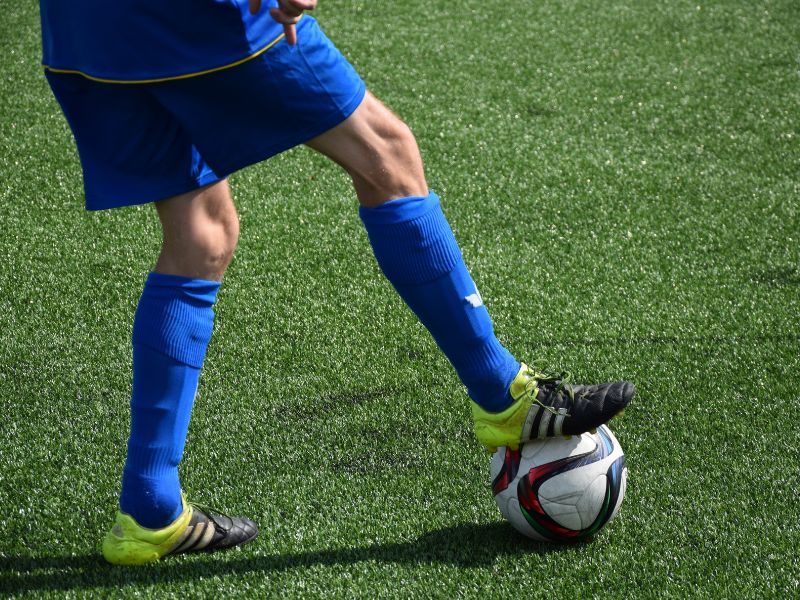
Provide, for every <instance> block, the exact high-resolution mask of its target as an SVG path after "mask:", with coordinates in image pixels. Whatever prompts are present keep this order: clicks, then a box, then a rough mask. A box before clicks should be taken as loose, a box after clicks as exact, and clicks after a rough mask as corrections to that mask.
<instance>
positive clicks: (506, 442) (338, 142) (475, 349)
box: [308, 94, 634, 449]
mask: <svg viewBox="0 0 800 600" xmlns="http://www.w3.org/2000/svg"><path fill="white" fill-rule="evenodd" d="M308 145H309V146H310V147H311V148H313V149H315V150H317V151H319V152H321V153H323V154H325V155H327V156H328V157H330V158H331V159H332V160H334V161H335V162H337V163H338V164H339V165H341V166H342V167H343V168H344V169H345V170H346V171H347V172H348V173H349V174H350V176H351V177H352V179H353V184H354V186H355V189H356V193H357V195H358V199H359V202H360V204H361V209H360V214H361V218H362V221H363V222H364V226H365V227H366V229H367V233H368V235H369V239H370V242H371V244H372V247H373V250H374V252H375V257H376V259H377V260H378V264H379V265H380V267H381V269H382V270H383V272H384V273H385V275H386V277H387V278H388V279H389V281H391V283H392V284H393V285H394V287H395V289H396V290H397V291H398V293H399V294H400V295H401V296H402V298H403V299H404V300H405V302H406V303H407V304H408V305H409V307H410V308H411V309H412V310H413V311H414V313H415V314H416V315H417V317H418V318H419V319H420V321H421V322H422V324H423V325H425V327H426V328H427V329H428V331H430V333H431V335H432V336H433V338H434V339H435V340H436V343H437V344H438V345H439V347H440V348H441V349H442V351H443V352H444V353H445V355H446V356H447V357H448V359H449V360H450V362H451V364H452V365H453V367H454V368H455V370H456V372H457V373H458V375H459V378H460V379H461V381H462V382H463V383H464V385H465V386H466V387H467V390H468V392H469V395H470V397H471V398H472V400H473V415H474V417H475V431H476V434H477V436H478V439H479V440H480V441H481V442H482V443H483V444H484V445H485V446H487V447H488V448H490V449H491V448H494V447H496V446H511V447H516V446H518V445H519V444H520V443H521V442H524V441H527V440H529V439H534V438H544V437H549V436H553V435H571V434H579V433H583V432H585V431H587V430H589V429H591V428H594V427H597V426H598V425H601V424H602V423H605V422H606V421H608V420H609V419H610V418H612V417H613V416H614V415H616V414H617V413H619V412H620V411H621V410H622V409H623V408H624V407H625V406H626V405H627V404H628V403H629V402H630V400H631V398H632V396H633V393H634V387H633V385H631V384H629V383H627V382H617V383H612V384H602V385H599V386H590V387H589V386H575V387H574V388H573V387H572V386H569V385H568V384H564V383H563V382H562V381H560V379H559V378H558V377H552V376H548V375H545V374H542V373H537V372H535V371H533V370H532V369H529V368H528V367H527V366H525V365H524V364H523V365H521V364H520V363H519V362H518V361H517V360H516V359H515V358H514V357H513V356H512V355H511V354H510V353H509V352H508V350H506V349H505V348H504V347H503V345H502V344H501V343H500V342H499V341H498V340H497V337H496V336H495V334H494V329H493V325H492V321H491V318H490V317H489V313H488V312H487V310H486V307H485V306H484V304H483V300H482V299H481V296H480V293H479V292H478V290H477V288H476V287H475V284H474V282H473V280H472V278H471V276H470V274H469V272H468V271H467V268H466V265H465V264H464V260H463V258H462V256H461V251H460V250H459V247H458V244H457V243H456V240H455V237H454V236H453V233H452V231H451V229H450V226H449V224H448V222H447V220H446V219H445V217H444V214H443V213H442V209H441V206H440V203H439V198H438V196H437V195H436V194H435V193H434V192H432V191H429V190H428V186H427V182H426V180H425V175H424V170H423V165H422V159H421V157H420V155H419V150H418V148H417V144H416V141H415V139H414V136H413V135H412V133H411V131H410V130H409V128H408V127H407V126H406V125H405V124H404V123H403V122H402V121H401V120H400V119H399V118H397V117H396V116H395V115H393V114H392V113H391V112H390V111H389V110H388V109H387V108H386V107H385V106H383V105H382V104H381V103H380V102H379V101H378V100H377V99H375V98H374V97H373V96H371V95H369V94H367V96H366V97H365V99H364V101H363V103H362V104H361V105H360V106H359V108H358V109H357V110H356V111H355V112H354V113H353V114H352V115H351V116H350V117H349V118H348V119H347V120H346V121H344V122H343V123H341V124H340V125H338V126H337V127H335V128H333V129H331V130H329V131H328V132H326V133H324V134H322V135H321V136H318V137H317V138H315V139H313V140H311V141H310V142H308Z"/></svg>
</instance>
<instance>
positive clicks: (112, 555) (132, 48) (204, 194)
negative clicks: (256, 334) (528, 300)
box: [40, 0, 634, 564]
mask: <svg viewBox="0 0 800 600" xmlns="http://www.w3.org/2000/svg"><path fill="white" fill-rule="evenodd" d="M263 4H264V6H262V0H171V1H170V2H162V1H160V0H116V1H114V2H108V1H107V0H71V1H70V2H64V1H61V0H41V3H40V5H41V16H42V38H43V54H44V58H43V62H44V66H45V74H46V77H47V80H48V82H49V84H50V86H51V88H52V90H53V93H54V94H55V97H56V98H57V100H58V102H59V104H60V105H61V108H62V109H63V112H64V114H65V116H66V118H67V120H68V122H69V124H70V127H71V129H72V132H73V134H74V137H75V141H76V145H77V148H78V153H79V156H80V160H81V165H82V168H83V177H84V188H85V197H86V208H87V209H89V210H101V209H108V208H113V207H119V206H126V205H133V204H143V203H151V202H152V203H154V204H155V208H156V212H157V213H158V217H159V219H160V222H161V226H162V230H163V244H162V247H161V252H160V254H159V256H158V259H157V260H156V263H155V267H154V268H153V271H152V272H151V273H150V274H149V275H148V276H147V279H146V281H145V283H144V289H143V291H142V294H141V297H140V299H139V304H138V307H137V309H136V314H135V317H134V324H133V340H132V346H133V387H132V398H131V431H130V438H129V441H128V453H127V458H126V461H125V466H124V469H123V473H122V490H121V494H120V499H119V511H118V513H117V517H116V522H115V524H114V525H113V527H112V528H111V530H110V531H109V532H108V534H107V535H106V536H105V538H104V540H103V554H104V556H105V558H106V559H107V560H108V561H110V562H112V563H116V564H139V563H145V562H151V561H155V560H158V559H160V558H162V557H164V556H167V555H171V554H177V553H182V552H189V551H200V550H217V549H222V548H227V547H231V546H235V545H239V544H243V543H245V542H247V541H249V540H251V539H253V538H254V537H255V536H256V535H257V532H258V529H257V527H256V525H255V524H254V523H253V522H252V521H250V520H248V519H245V518H241V517H236V518H230V517H227V516H224V515H220V514H215V513H214V512H213V511H211V510H209V509H205V508H203V507H201V506H199V505H196V504H191V503H189V502H188V501H187V500H186V499H185V497H184V496H183V494H182V492H181V487H180V482H179V479H178V464H179V463H180V460H181V458H182V455H183V449H184V443H185V439H186V433H187V430H188V426H189V418H190V415H191V410H192V404H193V402H194V397H195V393H196V389H197V382H198V378H199V375H200V370H201V368H202V366H203V361H204V359H205V355H206V348H207V346H208V343H209V340H210V338H211V333H212V328H213V320H214V312H213V306H214V302H215V299H216V296H217V290H218V289H219V287H220V282H221V281H222V277H223V274H224V273H225V269H226V268H227V266H228V263H229V262H230V260H231V257H232V256H233V252H234V249H235V247H236V244H237V240H238V237H239V222H238V219H237V214H236V209H235V207H234V204H233V201H232V199H231V193H230V190H229V188H228V183H227V177H228V176H229V175H230V174H231V173H233V172H234V171H237V170H239V169H241V168H243V167H246V166H248V165H251V164H253V163H256V162H259V161H262V160H265V159H267V158H269V157H271V156H273V155H275V154H277V153H279V152H282V151H283V150H286V149H288V148H292V147H294V146H297V145H299V144H306V145H307V146H309V147H310V148H312V149H314V150H316V151H317V152H320V153H322V154H324V155H326V156H327V157H329V158H330V159H331V160H333V161H335V162H336V163H338V164H339V165H340V166H341V167H342V168H343V169H345V171H346V172H347V173H348V174H349V175H350V177H351V178H352V180H353V185H354V187H355V192H356V196H357V197H358V201H359V203H360V209H359V214H360V217H361V220H362V221H363V224H364V227H365V228H366V231H367V234H368V237H369V240H370V243H371V245H372V248H373V251H374V254H375V258H376V259H377V261H378V264H379V265H380V267H381V269H382V271H383V273H384V274H385V275H386V277H387V278H388V279H389V281H390V282H391V283H392V284H393V285H394V287H395V289H396V290H397V292H398V293H399V294H400V296H402V298H403V300H404V301H405V302H406V303H407V304H408V306H409V307H410V308H411V310H413V311H414V313H415V314H416V315H417V317H418V318H419V319H420V321H421V322H422V323H423V324H424V325H425V327H426V328H427V329H428V331H429V332H430V333H431V335H432V336H433V338H434V339H435V341H436V343H437V344H438V346H439V348H441V350H442V351H443V352H444V353H445V355H446V356H447V358H448V359H449V360H450V362H451V364H452V365H453V367H454V368H455V370H456V372H457V374H458V376H459V378H460V379H461V381H462V382H463V384H464V385H465V386H466V388H467V392H468V394H469V397H470V398H471V402H472V413H473V417H474V421H475V433H476V435H477V437H478V440H479V441H480V442H481V443H482V444H483V445H484V446H486V447H487V448H488V449H490V450H491V449H494V448H496V447H498V446H511V447H515V448H516V447H518V446H519V444H521V443H524V442H525V441H527V440H531V439H536V438H546V437H550V436H559V435H575V434H580V433H583V432H585V431H587V430H590V429H592V428H594V427H597V426H598V425H600V424H602V423H605V422H606V421H608V420H609V419H610V418H611V417H613V416H614V415H616V414H617V413H619V412H620V411H621V410H622V409H623V408H624V407H625V406H626V405H627V404H628V403H629V402H630V400H631V398H632V396H633V394H634V387H633V385H632V384H630V383H627V382H616V383H608V384H602V385H594V386H572V385H570V384H568V383H566V382H563V381H562V380H561V379H560V378H559V377H557V376H556V377H554V376H550V375H546V374H544V373H540V372H538V371H537V370H535V369H532V368H530V367H528V366H526V365H525V364H523V363H520V362H519V361H518V360H517V359H516V358H515V357H514V356H512V355H511V354H510V353H509V352H508V351H507V350H506V349H505V348H504V347H503V346H502V345H501V344H500V342H499V341H498V340H497V338H496V337H495V335H494V331H493V326H492V321H491V319H490V318H489V313H488V312H487V309H486V307H485V306H484V304H483V301H482V299H481V296H480V293H479V292H478V290H477V289H476V287H475V284H474V283H473V281H472V278H471V277H470V274H469V272H468V271H467V268H466V266H465V265H464V261H463V259H462V256H461V252H460V250H459V248H458V245H457V244H456V240H455V238H454V237H453V233H452V231H451V229H450V227H449V225H448V223H447V220H446V219H445V216H444V214H443V212H442V208H441V205H440V201H439V198H438V196H437V195H436V194H435V193H434V192H433V191H431V190H429V189H428V185H427V183H426V181H425V174H424V172H423V165H422V159H421V158H420V153H419V150H418V148H417V144H416V141H415V139H414V136H413V135H412V134H411V131H410V130H409V128H408V127H407V126H406V125H405V124H404V123H403V122H402V121H401V120H400V119H399V118H398V117H396V116H395V115H394V114H392V113H391V112H390V111H389V110H388V109H387V108H386V107H385V106H383V104H381V103H380V101H378V100H377V99H376V98H375V97H374V96H372V95H371V94H370V93H369V92H367V91H366V88H365V85H364V82H363V81H362V80H361V78H360V77H359V76H358V75H357V74H356V72H355V70H354V69H353V67H352V66H351V65H350V64H349V63H348V62H347V61H346V60H345V58H344V57H343V56H342V55H341V54H340V53H339V51H338V50H337V49H336V48H335V47H334V46H333V45H332V43H331V42H330V41H329V40H328V38H327V37H326V36H325V35H324V34H323V33H322V31H321V30H320V28H319V26H318V25H317V22H316V21H315V20H314V19H313V18H312V17H310V16H307V15H305V13H306V12H307V11H311V10H313V9H314V8H315V6H316V4H317V1H316V0H271V1H269V2H263Z"/></svg>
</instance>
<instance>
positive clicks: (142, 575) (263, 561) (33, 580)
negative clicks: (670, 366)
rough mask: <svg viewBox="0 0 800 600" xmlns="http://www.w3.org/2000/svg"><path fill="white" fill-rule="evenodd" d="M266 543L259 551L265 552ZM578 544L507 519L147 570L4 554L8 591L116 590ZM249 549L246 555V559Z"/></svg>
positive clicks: (176, 561)
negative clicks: (522, 529)
mask: <svg viewBox="0 0 800 600" xmlns="http://www.w3.org/2000/svg"><path fill="white" fill-rule="evenodd" d="M257 544H258V542H255V544H254V545H253V546H251V548H253V549H254V550H256V549H257ZM574 547H575V546H574V545H570V546H554V545H550V544H540V543H537V542H533V541H531V540H528V539H527V538H524V537H522V536H521V535H519V534H518V533H516V532H515V531H514V530H513V529H512V528H511V526H510V525H508V524H507V523H503V522H499V523H490V524H483V525H476V524H472V523H466V524H462V525H456V526H453V527H446V528H444V529H439V530H437V531H432V532H430V533H427V534H425V535H423V536H422V537H420V538H418V539H416V540H413V541H410V542H403V543H391V544H375V545H372V546H363V547H355V548H338V549H332V550H313V551H310V552H298V553H290V554H276V555H271V556H247V554H248V551H247V550H244V551H242V552H235V551H234V552H227V553H225V552H223V553H220V554H218V555H214V558H211V556H209V555H206V556H205V557H198V558H189V557H178V558H173V559H169V560H166V561H164V562H163V563H158V564H154V565H147V566H144V567H130V568H124V567H113V566H111V565H109V564H107V563H106V562H105V561H104V560H103V558H102V557H101V556H99V555H84V556H64V557H42V558H35V557H4V558H0V591H4V592H5V591H7V592H11V593H22V592H35V591H44V590H82V589H92V588H114V587H119V586H123V585H140V584H141V585H153V584H161V583H172V582H181V581H188V580H195V579H199V578H201V577H204V578H205V577H214V576H217V577H224V576H226V575H237V574H250V573H264V574H265V575H269V574H270V573H274V572H279V571H290V570H294V569H302V568H304V567H312V566H318V565H322V566H331V565H354V564H356V563H360V562H364V561H375V562H381V563H398V564H409V565H416V564H419V565H423V564H447V565H453V566H458V567H486V566H491V565H492V563H493V562H494V561H495V559H496V558H497V557H498V556H501V555H504V554H517V555H521V554H544V553H549V552H558V551H561V550H564V549H566V548H574ZM241 554H245V556H240V555H241Z"/></svg>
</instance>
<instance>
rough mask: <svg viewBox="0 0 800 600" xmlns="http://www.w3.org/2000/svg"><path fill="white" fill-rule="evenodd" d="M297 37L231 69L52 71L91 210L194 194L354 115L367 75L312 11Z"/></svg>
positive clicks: (57, 95)
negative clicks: (150, 75) (126, 79)
mask: <svg viewBox="0 0 800 600" xmlns="http://www.w3.org/2000/svg"><path fill="white" fill-rule="evenodd" d="M297 39H298V42H297V45H296V46H289V45H288V44H287V43H286V41H285V40H281V41H280V42H278V43H277V44H276V45H275V46H273V47H272V48H270V49H269V50H267V51H266V52H264V53H263V54H260V55H258V56H255V57H253V58H251V59H249V60H247V61H245V62H244V63H242V64H240V65H238V66H235V67H231V68H229V69H224V70H221V71H217V72H214V73H209V74H205V75H198V76H195V77H190V78H187V79H176V80H171V81H164V82H159V83H145V84H122V83H100V82H97V81H92V80H90V79H87V78H85V77H83V76H81V75H76V74H63V73H51V72H48V73H46V75H47V80H48V82H49V83H50V87H51V88H52V90H53V93H54V94H55V96H56V98H57V99H58V102H59V104H60V105H61V108H62V110H63V111H64V114H65V115H66V117H67V121H68V122H69V124H70V127H71V128H72V132H73V134H74V136H75V141H76V143H77V146H78V154H79V155H80V159H81V165H82V167H83V180H84V188H85V191H86V208H87V209H89V210H99V209H104V208H114V207H118V206H128V205H132V204H144V203H146V202H153V201H156V200H162V199H164V198H169V197H170V196H175V195H177V194H181V193H183V192H188V191H190V190H193V189H196V188H198V187H201V186H204V185H207V184H209V183H213V182H215V181H220V180H222V179H224V178H226V177H227V176H228V175H230V174H231V173H233V172H234V171H237V170H238V169H241V168H243V167H246V166H247V165H251V164H253V163H256V162H259V161H262V160H264V159H266V158H269V157H270V156H274V155H275V154H278V153H279V152H283V151H284V150H287V149H289V148H292V147H294V146H297V145H299V144H302V143H303V142H306V141H308V140H310V139H312V138H314V137H316V136H318V135H320V134H321V133H324V132H325V131H327V130H328V129H330V128H332V127H334V126H336V125H338V124H339V123H341V122H342V121H344V120H345V119H346V118H347V117H348V116H350V114H352V112H353V111H354V110H355V109H356V108H357V107H358V105H359V104H361V101H362V100H363V98H364V94H365V91H366V90H365V86H364V82H363V81H362V80H361V78H360V77H359V76H358V74H357V73H356V72H355V70H354V69H353V67H352V66H351V65H350V64H349V63H348V62H347V59H345V58H344V57H343V56H342V54H341V53H340V52H339V51H338V50H337V49H336V48H335V47H334V45H333V44H332V43H331V41H330V40H329V39H328V38H327V37H326V36H325V34H324V33H323V32H322V31H321V30H320V28H319V26H318V25H317V22H316V21H315V20H314V19H313V18H312V17H309V16H304V17H303V18H302V19H301V20H300V23H299V24H298V26H297Z"/></svg>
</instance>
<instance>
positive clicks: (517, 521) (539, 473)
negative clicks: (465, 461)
mask: <svg viewBox="0 0 800 600" xmlns="http://www.w3.org/2000/svg"><path fill="white" fill-rule="evenodd" d="M490 471H491V477H492V492H493V493H494V499H495V501H496V502H497V506H498V508H499V509H500V512H501V513H502V514H503V516H504V517H505V518H506V519H507V520H508V521H509V522H510V523H511V524H512V525H513V526H514V528H515V529H516V530H517V531H519V532H520V533H523V534H525V535H527V536H528V537H531V538H533V539H535V540H540V541H549V542H566V541H572V540H579V539H581V538H586V537H588V536H591V535H594V534H595V533H597V532H598V531H600V529H601V528H602V527H603V526H604V525H605V524H606V523H608V522H609V521H611V519H613V518H614V517H615V516H616V514H617V511H618V510H619V506H620V504H622V498H623V497H624V496H625V484H626V481H627V479H628V469H627V468H626V467H625V455H624V454H623V452H622V448H621V447H620V445H619V442H618V441H617V438H615V437H614V434H613V433H611V430H610V429H609V428H608V427H606V426H605V425H601V426H600V427H598V428H597V432H596V433H584V434H583V435H578V436H573V437H572V438H570V439H567V438H565V437H554V438H549V439H547V440H537V441H533V442H528V443H526V444H523V445H522V446H521V447H520V449H519V450H510V449H508V448H505V447H501V448H498V449H497V452H495V453H494V456H492V462H491V465H490Z"/></svg>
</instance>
